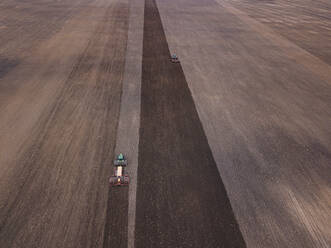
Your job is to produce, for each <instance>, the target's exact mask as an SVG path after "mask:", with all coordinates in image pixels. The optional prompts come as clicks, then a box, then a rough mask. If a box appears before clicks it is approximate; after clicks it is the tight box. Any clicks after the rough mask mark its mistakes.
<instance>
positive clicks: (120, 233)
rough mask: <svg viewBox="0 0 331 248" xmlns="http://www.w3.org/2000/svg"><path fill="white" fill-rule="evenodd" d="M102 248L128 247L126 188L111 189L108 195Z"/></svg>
mask: <svg viewBox="0 0 331 248" xmlns="http://www.w3.org/2000/svg"><path fill="white" fill-rule="evenodd" d="M106 218H107V219H106V226H105V232H104V242H103V247H104V248H109V247H116V248H126V247H127V246H128V243H127V241H128V239H127V237H128V228H127V227H128V226H127V224H128V188H127V187H112V188H110V190H109V195H108V209H107V217H106Z"/></svg>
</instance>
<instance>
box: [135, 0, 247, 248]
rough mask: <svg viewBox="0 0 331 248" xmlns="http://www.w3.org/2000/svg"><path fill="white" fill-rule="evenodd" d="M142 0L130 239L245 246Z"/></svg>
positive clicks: (149, 7) (148, 243) (176, 67)
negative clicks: (134, 213)
mask: <svg viewBox="0 0 331 248" xmlns="http://www.w3.org/2000/svg"><path fill="white" fill-rule="evenodd" d="M169 56H170V54H169V49H168V44H167V41H166V38H165V34H164V31H163V28H162V24H161V20H160V16H159V12H158V9H157V6H156V3H155V1H154V0H146V3H145V24H144V47H143V76H142V97H141V130H140V144H139V169H138V189H137V217H136V247H137V248H149V247H158V248H160V247H167V248H168V247H231V248H233V247H245V243H244V241H243V238H242V235H241V232H240V230H239V228H238V224H237V223H236V220H235V218H234V215H233V212H232V209H231V205H230V202H229V199H228V197H227V194H226V191H225V189H224V185H223V183H222V181H221V178H220V176H219V174H218V170H217V168H216V164H215V161H214V159H213V156H212V153H211V150H210V148H209V145H208V142H207V139H206V136H205V134H204V131H203V129H202V126H201V123H200V120H199V117H198V114H197V111H196V109H195V105H194V102H193V99H192V96H191V94H190V91H189V89H188V85H187V82H186V80H185V77H184V74H183V71H182V68H181V66H180V64H172V63H171V62H169Z"/></svg>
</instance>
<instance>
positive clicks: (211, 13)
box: [157, 0, 331, 248]
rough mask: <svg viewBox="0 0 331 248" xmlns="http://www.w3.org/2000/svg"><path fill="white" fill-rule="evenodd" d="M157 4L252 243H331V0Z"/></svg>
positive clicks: (248, 241)
mask: <svg viewBox="0 0 331 248" xmlns="http://www.w3.org/2000/svg"><path fill="white" fill-rule="evenodd" d="M157 3H158V6H159V10H160V15H161V19H162V22H163V26H164V29H165V32H166V37H167V40H168V44H169V47H170V50H171V51H174V52H176V53H177V54H178V55H179V58H180V60H181V64H182V67H183V70H184V73H185V76H186V79H187V82H188V84H189V87H190V90H191V92H192V95H193V99H194V101H195V104H196V106H197V110H198V113H199V117H200V120H201V121H202V125H203V127H204V130H205V132H206V135H207V138H208V142H209V144H210V146H211V149H212V152H213V156H214V158H215V160H216V163H217V166H218V169H219V172H220V175H221V178H222V180H223V182H224V184H225V186H226V189H227V192H228V195H229V198H230V201H231V204H232V207H233V210H234V213H235V216H236V218H237V220H238V222H239V226H240V229H241V231H242V233H243V236H244V239H245V241H246V244H247V246H248V247H254V248H255V247H289V248H290V247H291V248H293V247H307V248H308V247H324V248H326V247H329V245H330V243H331V235H330V234H331V225H330V223H331V207H330V206H331V190H330V186H331V185H330V178H331V169H330V164H331V142H330V140H331V132H330V126H331V118H330V116H331V115H330V114H331V70H330V65H329V63H328V61H329V55H328V52H329V49H328V46H329V45H330V42H328V40H329V38H328V37H329V35H330V32H328V31H327V30H329V28H330V26H331V22H330V20H329V18H328V17H329V16H330V15H329V14H330V9H331V8H330V3H329V2H327V1H324V2H310V1H303V2H301V1H300V2H299V1H296V2H292V1H291V2H290V1H244V2H243V1H236V2H235V3H234V2H232V1H222V0H218V1H212V0H204V1H195V0H190V1H188V0H176V1H172V0H169V1H167V2H164V1H161V0H157ZM301 3H302V7H301V8H296V7H295V6H297V5H301ZM322 4H323V6H324V7H323V11H324V15H322V14H318V13H320V12H321V11H322V10H321V7H317V5H319V6H320V5H322ZM288 6H291V7H289V8H287V7H288ZM303 9H306V11H303ZM307 9H309V11H308V10H307ZM260 16H264V19H261V18H260ZM307 19H309V20H310V19H314V20H316V21H315V22H311V23H309V24H307V25H304V24H302V25H300V27H301V29H299V28H297V27H296V26H295V25H299V24H300V23H301V20H307ZM277 20H279V21H278V22H277V25H276V26H275V25H274V22H276V21H277ZM288 20H296V21H294V22H292V23H293V24H295V25H294V26H293V27H292V26H289V25H288V22H287V21H288ZM276 27H277V28H276ZM312 31H314V32H316V34H315V36H314V37H315V38H313V37H312V36H310V34H311V33H312ZM298 32H300V34H301V36H299V35H297V33H298ZM304 37H305V38H304ZM309 38H311V40H309ZM314 39H318V40H319V43H316V42H314ZM307 44H309V45H307Z"/></svg>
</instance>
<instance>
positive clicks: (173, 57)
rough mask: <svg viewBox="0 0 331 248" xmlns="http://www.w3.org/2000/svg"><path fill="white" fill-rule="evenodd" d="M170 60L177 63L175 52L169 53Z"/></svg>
mask: <svg viewBox="0 0 331 248" xmlns="http://www.w3.org/2000/svg"><path fill="white" fill-rule="evenodd" d="M170 61H171V62H172V63H179V59H178V57H177V55H176V54H175V53H173V54H171V56H170Z"/></svg>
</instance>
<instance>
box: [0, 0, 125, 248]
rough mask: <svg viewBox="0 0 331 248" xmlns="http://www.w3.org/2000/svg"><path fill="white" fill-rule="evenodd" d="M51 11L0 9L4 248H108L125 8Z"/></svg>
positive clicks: (0, 222)
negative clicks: (110, 179)
mask: <svg viewBox="0 0 331 248" xmlns="http://www.w3.org/2000/svg"><path fill="white" fill-rule="evenodd" d="M20 3H21V2H20ZM61 3H62V4H61ZM48 4H49V5H47V3H41V2H40V1H34V0H32V1H29V2H24V3H22V4H19V3H18V2H17V1H7V5H6V6H8V7H7V8H0V16H1V17H0V20H1V21H2V24H3V25H6V27H4V28H2V29H0V32H1V39H0V63H1V71H0V73H1V74H0V77H1V78H0V89H1V94H0V96H1V98H0V102H1V106H0V149H1V150H0V151H1V158H0V179H1V180H0V247H26V248H29V247H102V245H103V241H104V240H108V237H107V236H105V237H104V233H105V234H106V235H109V233H108V232H107V231H106V232H104V228H105V225H106V223H105V222H106V219H107V218H106V217H108V218H110V219H111V221H112V225H116V226H120V225H121V224H122V218H120V217H118V218H112V217H113V216H122V215H123V216H124V217H125V215H127V209H125V205H126V204H127V202H124V203H123V204H122V203H121V202H119V201H118V199H121V198H123V197H125V196H126V194H127V193H125V192H126V191H122V192H120V193H121V194H122V195H118V194H117V193H114V192H110V193H109V195H108V190H109V188H108V177H109V175H110V173H111V171H112V160H113V158H114V153H113V151H114V146H115V139H116V129H117V125H118V116H119V109H120V98H121V91H122V79H123V73H124V64H125V52H126V40H127V30H128V25H127V24H128V15H129V13H128V1H125V0H114V1H104V0H95V1H84V0H83V1H78V0H77V1H73V2H67V1H62V2H61V1H60V2H57V3H53V2H52V3H48ZM16 5H18V6H19V7H18V8H17V9H16V8H15V6H16ZM77 6H79V7H77ZM21 12H22V14H23V16H22V17H21V18H22V19H20V18H19V16H20V14H21ZM68 15H69V16H68ZM12 18H14V20H12ZM15 20H17V22H22V25H20V23H17V25H16V24H15ZM29 20H30V21H31V22H30V21H29ZM53 23H54V24H53ZM14 24H15V25H14ZM54 26H55V27H54ZM53 27H54V29H53ZM21 29H23V30H24V31H20V30H21ZM30 29H31V30H30ZM27 30H28V31H27ZM19 38H21V40H19ZM20 42H21V43H22V44H21V45H19V44H20ZM22 46H23V47H22ZM25 49H27V50H26V51H25ZM22 51H23V52H24V54H21V52H22ZM28 55H31V56H28ZM3 65H4V66H3ZM108 196H109V198H110V199H109V200H108ZM111 198H114V200H116V202H115V204H119V206H122V205H124V207H123V208H118V207H116V206H114V205H113V203H114V201H112V199H111ZM107 201H108V208H109V209H110V211H108V215H107V213H106V208H107ZM106 226H107V227H109V225H106ZM107 230H110V231H113V230H115V229H114V228H112V227H110V228H109V229H107ZM124 236H125V234H124ZM114 237H118V236H114ZM119 238H123V237H119ZM125 238H126V236H125ZM111 240H112V241H114V239H111ZM116 242H120V241H116ZM118 247H124V246H118Z"/></svg>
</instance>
